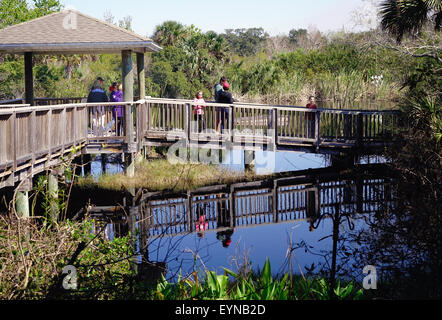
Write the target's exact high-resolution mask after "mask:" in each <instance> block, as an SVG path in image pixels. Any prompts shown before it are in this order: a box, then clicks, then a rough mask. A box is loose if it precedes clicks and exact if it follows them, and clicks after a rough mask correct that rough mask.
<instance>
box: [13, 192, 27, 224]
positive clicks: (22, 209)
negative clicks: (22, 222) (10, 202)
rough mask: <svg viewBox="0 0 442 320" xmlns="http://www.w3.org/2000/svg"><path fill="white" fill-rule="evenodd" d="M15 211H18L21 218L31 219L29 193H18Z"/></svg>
mask: <svg viewBox="0 0 442 320" xmlns="http://www.w3.org/2000/svg"><path fill="white" fill-rule="evenodd" d="M15 209H16V210H17V215H18V216H19V217H20V218H22V219H28V218H29V194H28V192H27V191H24V192H23V191H20V192H17V197H16V199H15Z"/></svg>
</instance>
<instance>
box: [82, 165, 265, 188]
mask: <svg viewBox="0 0 442 320" xmlns="http://www.w3.org/2000/svg"><path fill="white" fill-rule="evenodd" d="M256 178H257V175H256V174H255V173H254V172H249V171H246V172H245V173H240V172H234V171H231V170H227V169H222V168H220V167H219V166H217V165H209V164H202V163H177V164H172V163H171V162H169V161H168V160H166V159H163V160H153V161H148V160H145V159H142V160H141V161H139V162H138V163H137V164H136V170H135V176H134V177H127V176H126V175H124V174H123V173H121V174H115V175H106V174H105V175H102V176H100V177H99V178H98V181H94V178H93V177H91V176H86V177H79V178H78V179H77V182H76V185H77V186H78V187H80V188H93V187H99V188H100V189H107V190H125V189H128V188H143V189H147V190H149V191H166V190H167V191H187V190H192V189H197V188H199V187H204V186H209V185H216V184H225V183H235V182H245V181H252V180H254V179H256ZM260 178H261V179H262V178H263V176H260Z"/></svg>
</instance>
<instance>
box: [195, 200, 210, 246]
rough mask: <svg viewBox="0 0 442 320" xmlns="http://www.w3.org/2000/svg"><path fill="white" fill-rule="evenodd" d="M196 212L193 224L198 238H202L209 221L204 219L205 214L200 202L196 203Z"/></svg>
mask: <svg viewBox="0 0 442 320" xmlns="http://www.w3.org/2000/svg"><path fill="white" fill-rule="evenodd" d="M196 213H197V216H198V222H197V224H196V226H195V229H196V231H197V232H198V236H199V237H200V238H204V232H205V231H206V230H207V229H208V228H209V223H208V222H207V220H206V215H205V212H204V208H203V207H202V204H200V205H197V207H196Z"/></svg>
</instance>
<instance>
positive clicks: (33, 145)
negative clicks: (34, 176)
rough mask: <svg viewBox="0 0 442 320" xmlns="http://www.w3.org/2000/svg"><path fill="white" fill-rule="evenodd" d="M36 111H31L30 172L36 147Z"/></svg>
mask: <svg viewBox="0 0 442 320" xmlns="http://www.w3.org/2000/svg"><path fill="white" fill-rule="evenodd" d="M36 116H37V114H36V111H35V109H34V110H32V112H31V130H30V131H31V136H30V144H31V152H32V164H31V169H30V170H31V172H32V170H33V167H34V164H35V152H36V149H37V148H36V147H37V142H36V141H37V134H38V133H37V127H36Z"/></svg>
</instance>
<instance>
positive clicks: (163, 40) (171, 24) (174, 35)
mask: <svg viewBox="0 0 442 320" xmlns="http://www.w3.org/2000/svg"><path fill="white" fill-rule="evenodd" d="M185 34H186V28H185V27H184V26H183V25H182V24H181V23H179V22H176V21H166V22H164V23H162V24H160V25H158V26H156V28H155V31H154V34H153V36H152V40H153V41H155V42H156V43H158V44H159V45H160V46H163V47H165V46H176V45H178V42H179V41H181V40H182V39H183V38H184V36H185Z"/></svg>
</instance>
